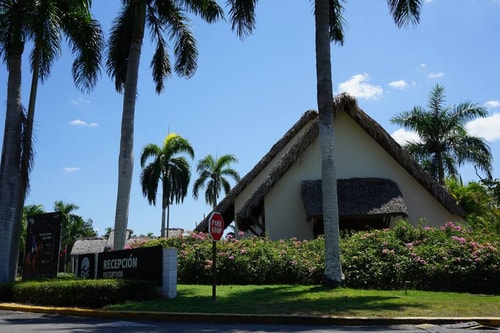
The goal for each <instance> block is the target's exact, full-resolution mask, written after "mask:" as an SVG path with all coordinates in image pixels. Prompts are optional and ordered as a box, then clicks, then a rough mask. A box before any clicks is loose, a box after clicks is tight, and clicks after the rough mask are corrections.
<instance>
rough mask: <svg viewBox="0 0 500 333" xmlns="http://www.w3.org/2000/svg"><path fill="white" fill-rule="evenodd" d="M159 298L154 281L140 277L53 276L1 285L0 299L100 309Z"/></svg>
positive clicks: (3, 300)
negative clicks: (136, 278)
mask: <svg viewBox="0 0 500 333" xmlns="http://www.w3.org/2000/svg"><path fill="white" fill-rule="evenodd" d="M157 297H159V296H158V294H157V292H156V285H155V284H154V283H153V282H150V281H138V280H74V279H72V280H66V279H54V280H48V281H29V282H15V283H9V284H0V301H2V302H16V303H26V304H37V305H52V306H78V307H84V308H101V307H103V306H106V305H109V304H117V303H124V302H126V301H134V300H148V299H154V298H157Z"/></svg>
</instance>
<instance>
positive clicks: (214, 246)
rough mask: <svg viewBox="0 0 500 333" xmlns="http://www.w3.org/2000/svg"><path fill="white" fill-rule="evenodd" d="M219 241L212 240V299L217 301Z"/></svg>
mask: <svg viewBox="0 0 500 333" xmlns="http://www.w3.org/2000/svg"><path fill="white" fill-rule="evenodd" d="M216 274H217V242H216V241H212V277H213V281H212V301H213V302H214V303H215V302H216V301H217V291H216V289H217V287H216V286H217V277H216Z"/></svg>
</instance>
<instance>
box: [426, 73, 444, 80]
mask: <svg viewBox="0 0 500 333" xmlns="http://www.w3.org/2000/svg"><path fill="white" fill-rule="evenodd" d="M443 76H444V73H443V72H436V73H429V79H438V78H440V77H443Z"/></svg>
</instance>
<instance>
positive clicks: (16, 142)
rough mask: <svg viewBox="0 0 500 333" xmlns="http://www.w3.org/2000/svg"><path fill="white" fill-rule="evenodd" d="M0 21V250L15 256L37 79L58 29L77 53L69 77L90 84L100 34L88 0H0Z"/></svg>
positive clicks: (54, 50) (56, 43)
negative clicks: (2, 67) (27, 80)
mask: <svg viewBox="0 0 500 333" xmlns="http://www.w3.org/2000/svg"><path fill="white" fill-rule="evenodd" d="M0 24H1V26H2V31H1V32H0V51H1V53H2V55H3V59H4V61H5V62H6V64H7V67H8V71H9V79H8V92H7V111H6V121H5V124H6V126H5V131H4V141H3V145H4V149H3V150H2V157H1V162H0V163H1V168H0V183H1V184H2V191H1V192H0V216H1V217H2V218H1V220H2V226H1V230H0V231H1V232H0V234H1V235H2V236H1V237H2V238H1V240H2V241H1V243H2V245H1V246H2V249H3V248H4V247H5V249H6V250H7V248H8V247H10V251H1V252H2V253H5V254H6V255H7V256H8V257H9V258H13V259H14V258H16V257H17V256H18V249H19V239H20V229H21V217H22V207H23V205H24V198H25V197H26V192H27V189H28V185H29V170H30V168H31V164H32V147H31V142H32V128H33V119H34V109H35V97H36V93H37V84H38V79H39V78H40V79H42V80H43V79H45V78H46V77H47V76H48V74H49V72H50V67H51V63H52V62H53V60H54V59H55V58H56V57H57V56H58V54H59V52H60V48H61V46H60V44H61V39H62V37H61V32H63V33H64V34H65V35H66V37H67V40H68V41H69V43H70V45H71V46H72V49H73V52H74V53H76V54H77V58H76V60H75V62H74V63H73V78H74V80H75V83H76V84H77V87H83V89H84V90H88V89H90V88H91V87H93V86H94V84H95V82H96V78H97V75H98V73H99V62H100V48H97V49H96V48H94V47H97V46H99V47H100V45H101V44H102V43H103V36H102V32H101V30H100V28H99V25H98V23H97V21H95V20H92V19H91V16H90V1H89V0H69V1H64V0H41V1H15V0H5V1H2V2H0ZM27 40H30V41H32V44H33V52H32V54H31V59H30V60H31V65H32V70H33V79H32V87H31V92H30V102H29V106H28V114H27V118H26V119H23V112H22V106H21V57H22V53H23V50H24V46H25V42H26V41H27ZM23 123H24V125H22V124H23ZM3 237H8V238H9V241H6V242H4V241H3ZM15 263H16V261H15V260H5V261H4V260H2V265H0V281H2V280H12V279H13V278H14V277H15ZM4 265H5V266H4ZM4 267H5V268H6V269H5V271H4Z"/></svg>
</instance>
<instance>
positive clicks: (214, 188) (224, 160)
mask: <svg viewBox="0 0 500 333" xmlns="http://www.w3.org/2000/svg"><path fill="white" fill-rule="evenodd" d="M236 162H238V159H237V158H236V157H235V156H234V155H230V154H226V155H222V156H221V157H220V158H217V157H216V158H214V157H213V156H212V155H207V156H205V158H203V159H202V160H200V161H199V162H198V167H197V168H196V170H197V171H198V173H199V174H200V176H199V177H198V179H196V181H195V183H194V186H193V197H194V198H195V199H198V192H199V191H200V188H202V187H206V190H205V201H206V202H207V204H209V205H212V207H213V208H214V209H215V207H216V206H217V199H218V198H219V193H220V192H221V191H222V190H224V193H225V194H226V195H227V194H228V193H229V191H230V190H231V184H229V181H228V180H227V179H226V178H225V177H224V176H229V177H231V178H232V179H234V180H235V181H236V182H239V181H240V175H239V174H238V172H237V171H236V170H234V169H232V168H231V167H230V164H231V163H236Z"/></svg>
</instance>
